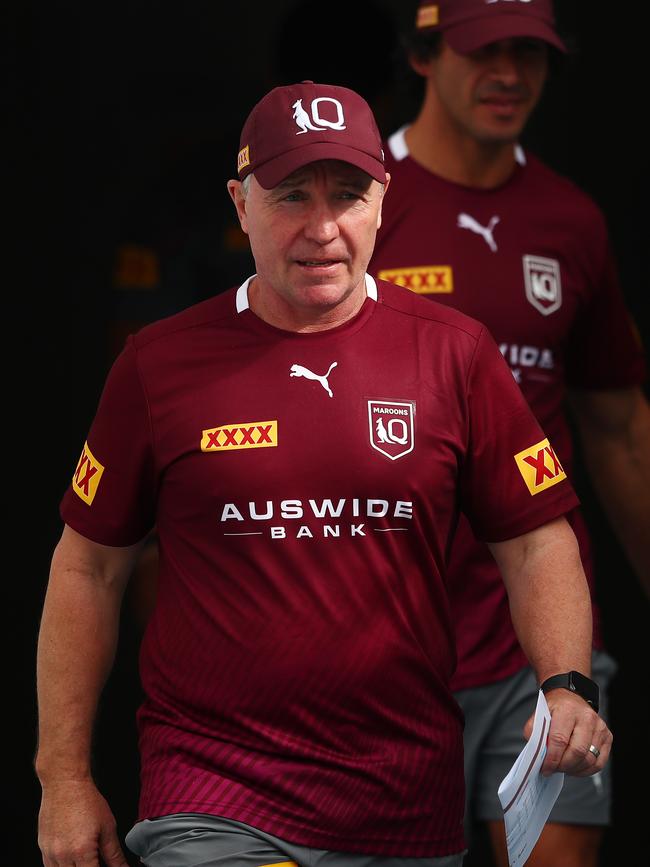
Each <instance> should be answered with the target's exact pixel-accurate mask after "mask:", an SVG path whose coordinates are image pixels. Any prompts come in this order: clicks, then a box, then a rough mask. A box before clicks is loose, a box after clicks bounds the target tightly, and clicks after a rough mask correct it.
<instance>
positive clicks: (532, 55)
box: [370, 0, 650, 867]
mask: <svg viewBox="0 0 650 867" xmlns="http://www.w3.org/2000/svg"><path fill="white" fill-rule="evenodd" d="M408 51H409V61H410V65H411V66H412V68H413V70H414V71H415V72H416V73H417V74H418V75H420V76H422V77H423V78H424V79H425V96H424V101H423V103H422V105H421V109H420V112H419V114H418V116H417V118H416V119H415V121H414V122H413V124H412V125H410V126H408V127H405V128H402V129H401V130H399V131H398V132H396V133H395V134H393V135H392V136H391V137H390V139H389V141H388V143H387V146H386V150H387V167H388V169H389V171H390V173H391V176H392V182H391V193H390V196H389V197H388V198H387V200H386V205H385V207H384V217H383V224H382V227H381V229H380V231H379V233H378V237H377V244H376V247H375V253H374V255H373V258H372V260H371V264H370V270H371V272H372V273H373V274H375V275H377V276H379V277H380V278H382V279H388V280H393V281H394V282H396V283H399V284H401V285H404V286H407V287H409V288H410V289H412V290H413V291H414V292H417V293H419V294H422V295H424V296H425V297H428V298H431V299H435V300H436V301H439V302H442V303H444V304H448V305H451V306H454V307H457V308H459V309H461V310H463V311H464V312H466V313H468V314H469V315H471V316H473V317H475V318H477V319H479V320H480V321H482V322H483V323H485V324H486V325H487V326H488V328H489V329H490V331H491V332H492V334H493V336H494V337H495V339H496V341H497V343H498V344H499V347H500V349H501V352H502V354H503V355H504V357H505V358H506V360H507V361H508V363H509V364H510V367H511V369H512V373H513V376H514V378H515V380H516V381H517V382H518V383H519V385H520V387H521V389H522V391H523V393H524V395H525V396H526V398H527V400H528V402H529V404H530V406H531V408H532V409H533V411H534V412H535V414H536V415H537V418H538V420H539V421H540V423H541V425H542V427H543V428H544V430H545V431H546V432H547V433H548V434H549V436H551V438H552V441H553V442H554V443H555V445H556V449H557V453H558V456H559V458H560V460H561V461H562V462H563V465H564V466H565V467H566V466H567V464H568V465H569V466H570V462H571V440H570V432H569V427H568V424H567V421H566V419H565V417H564V415H563V402H564V399H565V391H566V389H567V388H570V389H571V398H572V408H573V410H574V411H575V419H576V422H577V425H578V428H579V430H580V433H581V435H582V445H583V449H584V455H585V458H586V461H587V462H588V464H589V466H590V468H591V469H592V470H593V482H594V486H595V487H596V489H597V490H598V491H599V493H600V494H601V495H602V501H603V505H604V506H605V508H606V509H607V511H608V513H609V515H610V517H611V520H612V523H613V526H614V527H615V529H616V530H617V531H618V532H619V537H620V539H621V542H622V543H623V545H624V546H625V550H626V552H627V554H628V556H629V559H630V562H631V563H632V564H633V566H635V567H636V570H637V572H638V573H639V576H640V578H641V579H642V580H643V581H644V583H645V586H646V588H647V589H649V590H650V567H649V563H650V553H649V549H648V534H647V527H646V528H645V529H644V520H645V519H647V515H648V514H649V513H650V503H649V500H648V496H649V491H650V485H649V484H648V477H649V470H650V467H649V464H650V460H649V449H648V443H649V442H650V422H649V415H648V407H647V403H646V401H645V398H644V396H643V393H642V391H641V389H640V387H639V386H640V383H642V381H643V377H644V375H645V368H644V361H643V356H642V351H641V347H640V344H639V342H638V339H637V338H636V337H635V335H634V333H633V330H632V328H631V327H630V323H629V318H628V315H627V313H626V311H625V308H624V304H623V301H622V297H621V293H620V290H619V287H618V284H617V278H616V274H615V269H614V265H613V261H612V254H611V250H610V246H609V243H608V237H607V231H606V227H605V223H604V220H603V217H602V215H601V214H600V212H599V211H598V209H597V208H596V206H595V205H594V203H593V202H592V201H591V200H590V199H589V198H588V197H587V196H585V195H584V194H583V193H582V192H581V191H579V190H578V189H577V188H576V187H575V186H574V185H573V184H571V183H570V182H568V181H567V180H565V179H564V178H561V177H559V176H558V175H556V174H555V173H553V172H552V171H550V170H549V169H548V168H547V167H545V166H544V165H543V164H542V163H540V162H539V161H538V160H537V159H536V158H535V157H534V156H531V155H530V154H528V153H524V152H523V150H522V149H521V148H520V147H519V146H518V144H517V140H518V137H519V136H520V134H521V132H522V130H523V128H524V125H525V123H526V121H527V119H528V117H529V116H530V113H531V112H532V111H533V109H534V108H535V106H536V104H537V102H538V100H539V98H540V96H541V93H542V90H543V87H544V83H545V80H546V76H547V66H548V54H549V51H560V52H564V51H565V46H564V44H563V43H562V41H561V40H560V38H559V36H558V34H557V33H556V31H555V28H554V19H553V10H552V6H551V3H550V2H549V0H530V2H523V0H508V2H505V0H503V2H496V0H495V2H485V0H440V2H438V3H431V2H424V3H421V4H420V6H419V9H418V12H417V20H416V27H415V31H414V32H413V33H412V34H411V36H410V38H409V40H408ZM644 516H645V518H644ZM570 521H571V524H572V526H573V528H574V530H575V532H576V534H577V536H578V539H579V541H580V548H581V554H582V559H583V565H584V567H585V571H586V572H587V574H588V576H589V578H590V580H591V579H592V567H591V560H590V554H589V541H588V538H587V533H586V529H585V526H584V523H583V519H582V518H581V516H580V515H579V513H578V512H577V511H575V512H573V513H572V515H571V516H570ZM449 587H450V593H451V596H452V606H453V613H454V620H455V625H456V630H457V647H458V657H459V658H458V668H457V671H456V674H455V676H454V679H453V687H454V689H455V690H456V695H457V698H458V699H459V701H460V703H461V706H462V707H463V710H464V713H465V720H466V722H465V725H466V728H465V756H466V782H467V790H468V791H467V794H468V805H467V819H468V821H469V820H470V819H471V818H476V819H478V820H479V821H487V822H488V823H489V825H490V832H491V836H492V839H493V844H494V846H495V848H496V851H497V853H498V857H499V863H500V864H504V865H505V864H507V858H506V854H505V849H504V844H503V835H502V822H501V815H502V812H501V807H500V804H499V802H498V799H497V794H496V793H497V787H498V784H499V782H500V780H501V779H502V778H503V776H504V775H505V773H506V772H507V770H508V769H509V767H510V765H511V764H512V761H513V760H514V758H515V755H516V754H517V753H518V751H519V750H520V749H521V747H522V746H523V734H522V729H523V726H524V723H525V720H526V718H527V716H528V714H529V713H530V709H531V708H532V707H533V705H534V696H535V694H536V692H537V688H538V684H537V682H536V679H535V676H534V675H533V673H532V672H531V670H530V669H529V668H528V665H527V661H526V658H525V656H524V654H523V653H522V651H521V648H520V646H519V644H518V642H517V638H516V634H515V631H514V630H513V627H512V622H511V619H510V615H509V611H508V600H507V595H506V591H505V588H504V586H503V583H502V581H501V579H500V577H499V574H498V568H497V566H496V564H495V562H494V560H493V558H492V557H491V556H490V552H489V551H488V549H487V548H486V547H485V546H484V545H482V544H481V543H479V542H477V541H476V539H475V538H474V536H473V534H472V531H471V528H470V526H469V524H468V523H467V522H466V521H465V520H461V523H460V525H459V529H458V533H457V536H456V540H455V544H454V547H453V551H452V555H451V561H450V579H449ZM594 646H595V648H596V649H595V652H594V656H593V661H592V666H593V671H594V676H595V678H596V679H597V680H599V681H600V685H601V694H602V692H603V690H604V689H605V688H606V685H607V682H608V680H609V678H610V676H611V674H612V672H613V669H614V663H613V661H612V660H611V659H610V658H609V657H608V656H607V655H606V654H605V653H604V652H603V650H602V643H601V640H600V634H599V627H598V619H597V616H596V618H595V623H594ZM565 685H566V686H568V685H569V684H568V682H566V681H565ZM609 801H610V783H609V776H608V772H606V773H605V774H603V775H600V776H599V777H598V778H597V779H596V780H593V781H592V780H578V779H570V780H569V779H567V780H566V781H565V787H564V790H563V792H562V794H561V795H560V799H559V801H558V802H557V804H556V806H555V808H554V811H553V812H552V814H551V817H550V823H549V824H548V825H547V826H546V828H545V830H544V833H543V834H542V838H541V840H540V842H539V843H538V845H537V847H536V848H535V850H534V852H533V854H532V856H531V858H530V861H529V864H530V865H531V867H535V865H537V867H542V865H543V867H551V865H552V867H559V865H562V867H565V865H566V867H578V865H579V867H589V865H595V864H596V858H597V851H598V846H599V843H600V839H601V836H602V828H603V826H605V825H606V824H607V823H608V818H609V807H610V804H609Z"/></svg>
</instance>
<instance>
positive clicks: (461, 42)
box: [444, 14, 567, 54]
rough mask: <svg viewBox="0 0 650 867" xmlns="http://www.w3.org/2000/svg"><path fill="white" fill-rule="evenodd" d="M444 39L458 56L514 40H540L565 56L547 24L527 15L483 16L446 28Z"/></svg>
mask: <svg viewBox="0 0 650 867" xmlns="http://www.w3.org/2000/svg"><path fill="white" fill-rule="evenodd" d="M444 36H445V39H446V40H447V42H448V43H449V44H450V45H451V47H452V48H453V49H454V51H456V52H457V53H458V54H470V53H471V52H472V51H477V50H478V49H479V48H483V47H484V46H485V45H489V44H490V43H491V42H498V41H499V40H500V39H514V38H516V37H524V38H529V39H541V40H542V41H543V42H546V43H548V44H549V45H552V46H553V48H557V49H558V51H562V52H563V53H564V54H566V53H567V47H566V45H565V44H564V42H562V40H561V39H560V37H559V36H558V35H557V33H556V32H555V30H553V28H552V27H551V25H550V24H547V23H546V22H545V21H542V20H541V19H539V18H531V17H530V16H529V15H503V14H502V15H495V16H494V18H492V19H490V20H486V18H485V17H482V18H475V19H474V20H472V21H464V22H463V23H462V24H458V25H456V26H455V27H453V26H452V27H447V28H446V29H445V30H444Z"/></svg>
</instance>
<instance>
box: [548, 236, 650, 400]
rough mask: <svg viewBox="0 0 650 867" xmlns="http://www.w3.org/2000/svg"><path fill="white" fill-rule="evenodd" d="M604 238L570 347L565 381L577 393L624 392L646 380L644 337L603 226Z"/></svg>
mask: <svg viewBox="0 0 650 867" xmlns="http://www.w3.org/2000/svg"><path fill="white" fill-rule="evenodd" d="M602 232H603V236H604V241H603V244H604V258H603V253H602V251H598V253H599V256H598V260H599V261H600V262H602V265H601V267H600V268H599V270H598V272H597V274H596V275H595V277H594V279H593V285H592V286H591V287H590V288H591V290H592V291H591V292H590V293H589V302H588V304H587V305H586V307H585V308H583V309H582V310H581V311H580V315H579V316H577V317H576V322H575V325H574V327H573V328H572V330H571V333H570V335H569V339H568V341H567V352H566V357H565V363H566V378H567V383H568V385H569V386H570V387H574V388H586V389H609V388H626V387H629V386H634V385H640V384H641V383H642V382H643V381H644V379H645V377H646V375H647V371H646V363H645V358H644V351H643V347H642V344H641V337H640V335H639V332H638V329H637V327H636V325H635V323H634V322H633V320H632V317H631V315H630V313H629V311H628V310H627V308H626V306H625V299H624V297H623V293H622V291H621V287H620V284H619V279H618V274H617V269H616V264H615V262H614V256H613V253H612V250H611V247H610V244H609V241H608V240H607V235H606V231H605V229H604V226H603V227H602Z"/></svg>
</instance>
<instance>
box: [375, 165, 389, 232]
mask: <svg viewBox="0 0 650 867" xmlns="http://www.w3.org/2000/svg"><path fill="white" fill-rule="evenodd" d="M389 184H390V175H389V174H388V172H386V182H385V183H384V189H383V191H382V194H381V201H380V202H379V213H378V214H377V228H378V229H379V227H380V226H381V209H382V208H383V206H384V196H385V195H386V193H387V192H388V186H389Z"/></svg>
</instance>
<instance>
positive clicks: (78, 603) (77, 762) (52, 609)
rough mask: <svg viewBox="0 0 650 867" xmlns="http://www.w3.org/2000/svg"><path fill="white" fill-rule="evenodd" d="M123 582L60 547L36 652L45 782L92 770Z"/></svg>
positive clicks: (39, 763)
mask: <svg viewBox="0 0 650 867" xmlns="http://www.w3.org/2000/svg"><path fill="white" fill-rule="evenodd" d="M121 591H122V588H121V586H119V585H116V583H115V582H114V581H111V580H108V579H107V576H106V575H105V573H103V572H102V571H101V570H97V569H95V570H90V569H88V568H87V565H86V564H85V563H84V562H83V560H78V559H75V558H70V557H69V556H66V554H65V552H63V551H61V550H60V549H57V551H56V552H55V555H54V558H53V561H52V571H51V576H50V582H49V585H48V591H47V596H46V600H45V605H44V609H43V617H42V622H41V629H40V633H39V642H38V654H37V692H38V707H39V741H38V752H37V757H36V771H37V774H38V775H39V778H40V779H41V781H42V782H43V783H46V782H48V781H50V780H58V779H64V778H67V779H83V778H86V777H89V776H90V753H91V740H92V727H93V721H94V717H95V713H96V708H97V703H98V700H99V696H100V693H101V690H102V687H103V685H104V683H105V681H106V678H107V676H108V673H109V671H110V669H111V666H112V663H113V659H114V656H115V649H116V645H117V635H118V626H119V609H120V601H121Z"/></svg>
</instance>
